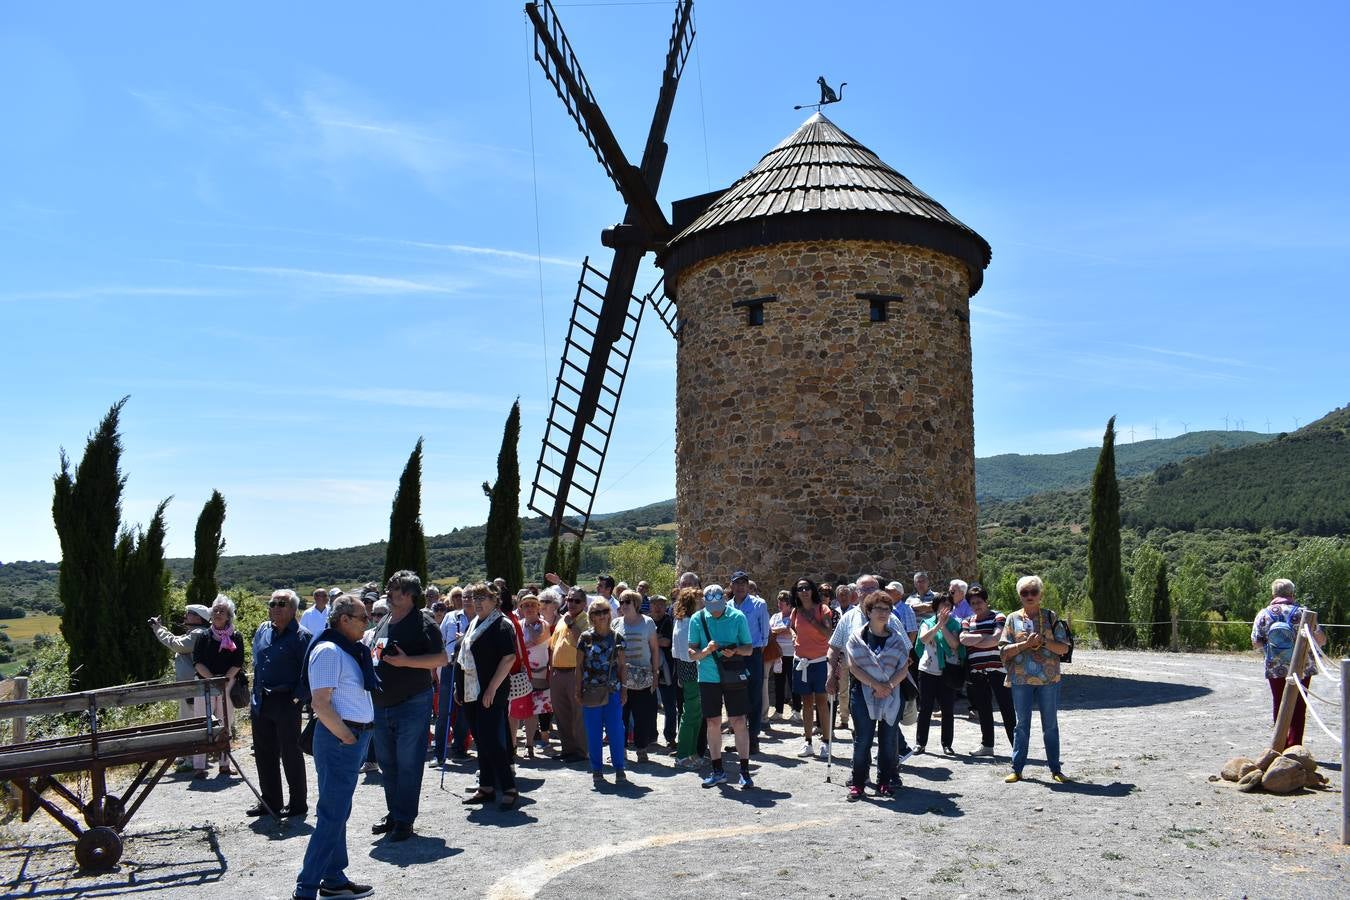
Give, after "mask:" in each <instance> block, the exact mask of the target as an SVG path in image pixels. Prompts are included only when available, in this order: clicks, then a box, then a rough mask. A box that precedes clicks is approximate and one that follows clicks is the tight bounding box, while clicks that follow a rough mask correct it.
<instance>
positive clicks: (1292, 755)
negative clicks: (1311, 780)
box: [1280, 744, 1317, 774]
mask: <svg viewBox="0 0 1350 900" xmlns="http://www.w3.org/2000/svg"><path fill="white" fill-rule="evenodd" d="M1280 755H1281V756H1283V757H1284V758H1285V759H1292V760H1297V761H1298V763H1299V764H1300V765H1302V766H1303V768H1304V770H1305V771H1307V772H1308V773H1309V774H1311V773H1313V772H1316V771H1317V760H1315V759H1313V755H1312V752H1311V751H1309V750H1308V748H1307V747H1305V746H1303V745H1302V744H1295V745H1294V746H1292V747H1290V748H1289V749H1287V750H1285V751H1284V753H1282V754H1280Z"/></svg>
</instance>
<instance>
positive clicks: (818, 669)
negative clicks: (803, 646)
mask: <svg viewBox="0 0 1350 900" xmlns="http://www.w3.org/2000/svg"><path fill="white" fill-rule="evenodd" d="M829 665H830V664H829V663H827V662H825V660H823V659H822V660H821V661H820V662H814V663H811V664H810V665H808V666H807V667H806V671H805V672H803V671H802V670H801V669H797V668H793V670H792V689H793V690H794V691H796V692H797V693H798V694H801V695H802V696H806V695H807V694H823V693H825V676H826V675H827V674H828V672H829Z"/></svg>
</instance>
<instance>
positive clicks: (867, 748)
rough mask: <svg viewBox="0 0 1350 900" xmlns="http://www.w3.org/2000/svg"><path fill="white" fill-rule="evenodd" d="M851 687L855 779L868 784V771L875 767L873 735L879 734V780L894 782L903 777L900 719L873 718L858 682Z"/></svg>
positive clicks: (850, 709) (860, 784) (850, 712)
mask: <svg viewBox="0 0 1350 900" xmlns="http://www.w3.org/2000/svg"><path fill="white" fill-rule="evenodd" d="M853 684H854V687H853V690H851V691H849V703H848V705H849V715H850V716H851V717H852V718H853V783H854V784H856V785H859V786H862V785H865V784H867V772H868V770H869V769H871V768H872V735H874V734H876V735H880V746H879V747H878V748H877V784H894V783H895V782H897V781H899V780H900V720H899V719H896V720H895V724H891V723H890V722H887V721H886V720H885V719H880V720H877V719H873V718H872V717H871V716H870V715H868V713H867V701H866V700H864V699H863V695H862V691H861V690H859V689H858V686H857V685H858V682H856V681H855V682H853Z"/></svg>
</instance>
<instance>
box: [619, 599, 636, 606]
mask: <svg viewBox="0 0 1350 900" xmlns="http://www.w3.org/2000/svg"><path fill="white" fill-rule="evenodd" d="M619 605H620V606H632V605H633V601H632V600H620V601H619Z"/></svg>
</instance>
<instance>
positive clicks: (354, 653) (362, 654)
mask: <svg viewBox="0 0 1350 900" xmlns="http://www.w3.org/2000/svg"><path fill="white" fill-rule="evenodd" d="M324 641H332V642H333V643H334V644H336V645H337V647H338V649H340V650H342V651H343V652H345V653H346V654H347V655H348V656H350V657H351V658H352V659H354V660H356V664H357V665H358V666H360V667H361V680H362V681H363V682H364V683H365V687H366V690H368V691H370V692H371V693H372V694H375V693H379V691H380V676H379V675H377V674H375V664H374V663H373V662H371V659H370V648H369V647H367V646H366V645H365V644H363V643H361V642H360V641H353V640H348V639H347V638H346V637H344V636H343V635H342V632H340V631H338V630H337V629H336V628H334V627H333V626H331V625H330V626H328V627H327V628H325V629H324V630H323V634H320V635H319V636H318V637H317V638H315V639H314V642H313V643H312V644H310V647H311V648H313V647H317V646H318V645H319V644H321V643H323V642H324ZM313 652H314V651H313V650H312V649H311V650H310V653H311V654H312V653H313ZM304 680H305V693H306V694H308V692H309V657H308V656H306V658H305V676H304Z"/></svg>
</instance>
